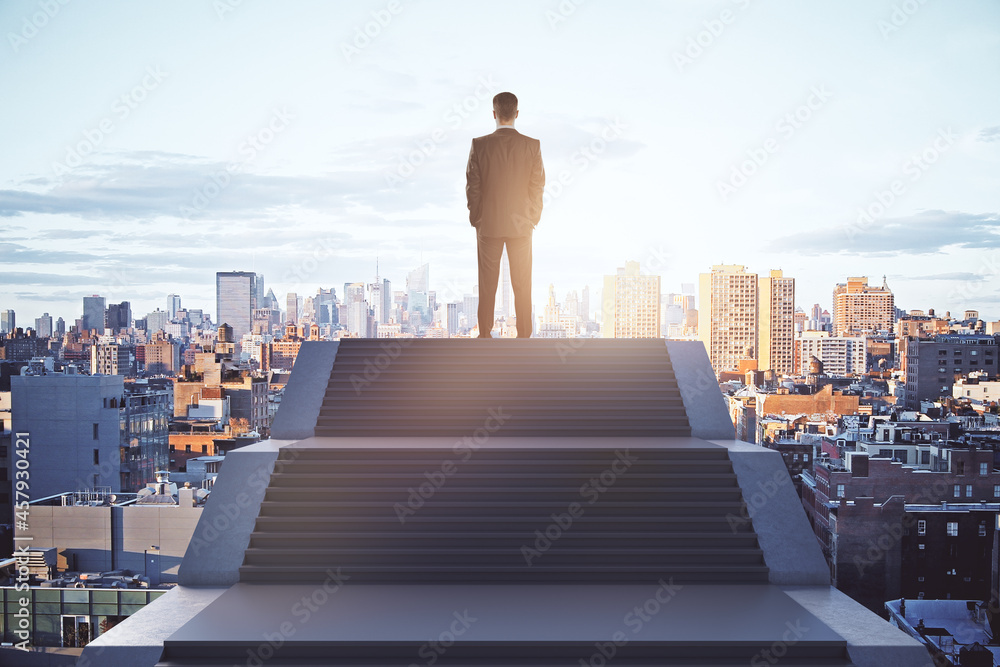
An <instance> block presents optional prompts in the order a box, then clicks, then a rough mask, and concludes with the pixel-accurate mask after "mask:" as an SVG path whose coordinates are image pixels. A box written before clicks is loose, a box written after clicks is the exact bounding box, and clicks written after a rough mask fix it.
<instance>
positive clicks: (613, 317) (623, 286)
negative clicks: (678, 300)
mask: <svg viewBox="0 0 1000 667" xmlns="http://www.w3.org/2000/svg"><path fill="white" fill-rule="evenodd" d="M602 299H603V302H604V308H603V311H604V312H603V316H604V325H603V327H602V328H601V335H603V336H604V338H659V337H660V276H652V275H644V274H642V273H640V271H639V262H625V266H624V267H620V268H619V269H618V272H617V274H616V275H613V276H604V294H603V296H602Z"/></svg>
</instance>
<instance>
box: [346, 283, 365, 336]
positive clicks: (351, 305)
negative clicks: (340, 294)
mask: <svg viewBox="0 0 1000 667" xmlns="http://www.w3.org/2000/svg"><path fill="white" fill-rule="evenodd" d="M344 304H345V305H346V306H347V330H348V331H350V332H351V334H353V335H355V336H359V337H367V336H368V334H369V330H368V302H367V301H365V284H364V283H345V284H344Z"/></svg>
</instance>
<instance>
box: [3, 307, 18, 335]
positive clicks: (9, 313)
mask: <svg viewBox="0 0 1000 667" xmlns="http://www.w3.org/2000/svg"><path fill="white" fill-rule="evenodd" d="M16 328H17V318H15V317H14V311H13V310H2V311H0V333H11V332H12V331H14V329H16Z"/></svg>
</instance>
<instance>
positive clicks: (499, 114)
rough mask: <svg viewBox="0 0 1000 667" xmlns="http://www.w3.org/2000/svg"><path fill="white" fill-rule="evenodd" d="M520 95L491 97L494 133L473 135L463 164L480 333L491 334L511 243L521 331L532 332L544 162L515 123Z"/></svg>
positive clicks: (520, 333) (524, 335)
mask: <svg viewBox="0 0 1000 667" xmlns="http://www.w3.org/2000/svg"><path fill="white" fill-rule="evenodd" d="M517 114H518V110H517V98H516V97H515V96H514V94H513V93H500V94H498V95H497V96H496V97H494V98H493V117H494V118H495V119H496V121H497V129H496V131H495V132H493V134H487V135H486V136H483V137H476V138H475V139H473V140H472V150H471V151H470V152H469V164H468V166H467V167H466V170H465V178H466V185H465V194H466V197H467V199H468V202H469V222H471V223H472V226H473V227H475V228H476V245H477V248H478V253H479V337H480V338H492V336H491V334H490V331H492V329H493V306H494V303H495V301H496V295H497V281H498V280H499V278H500V258H501V257H502V255H503V249H504V247H505V246H506V248H507V260H508V262H509V263H510V282H511V287H512V288H513V290H514V312H515V315H516V317H517V337H518V338H530V337H531V329H532V326H531V325H532V322H531V233H532V232H533V231H534V229H535V226H536V225H537V224H538V221H539V219H541V217H542V189H543V188H544V187H545V168H544V167H543V166H542V152H541V148H540V146H539V142H538V139H532V138H531V137H526V136H524V135H523V134H521V133H520V132H518V131H517V130H515V129H514V119H515V118H517Z"/></svg>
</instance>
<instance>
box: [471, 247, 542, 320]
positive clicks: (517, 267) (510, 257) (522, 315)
mask: <svg viewBox="0 0 1000 667" xmlns="http://www.w3.org/2000/svg"><path fill="white" fill-rule="evenodd" d="M476 245H477V247H478V251H479V253H478V254H479V336H480V337H482V338H488V337H490V331H491V330H492V329H493V314H494V307H495V304H496V296H497V283H498V281H499V279H500V260H501V257H502V256H503V249H504V246H506V247H507V261H508V262H509V263H510V285H511V289H512V290H513V292H514V314H515V316H516V317H517V337H518V338H530V337H531V330H532V322H531V233H530V232H529V233H528V235H527V236H511V237H491V236H483V235H482V234H481V233H479V232H477V233H476Z"/></svg>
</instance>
